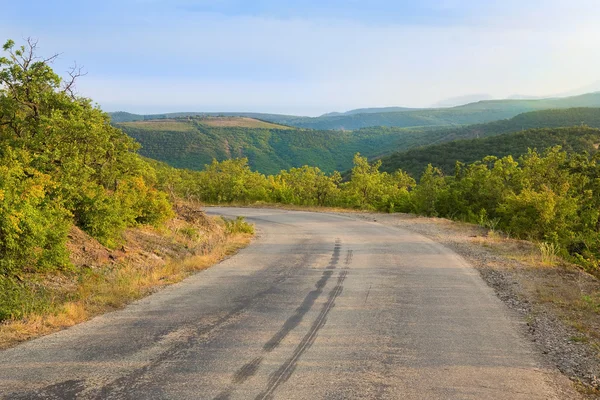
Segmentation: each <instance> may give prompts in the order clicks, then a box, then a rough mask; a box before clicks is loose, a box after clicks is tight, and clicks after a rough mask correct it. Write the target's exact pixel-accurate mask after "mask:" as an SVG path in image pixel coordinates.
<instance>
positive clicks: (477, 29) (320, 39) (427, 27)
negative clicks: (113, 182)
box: [0, 0, 600, 116]
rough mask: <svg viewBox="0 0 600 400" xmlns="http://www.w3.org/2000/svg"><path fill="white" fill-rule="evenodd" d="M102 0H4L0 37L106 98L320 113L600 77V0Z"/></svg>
mask: <svg viewBox="0 0 600 400" xmlns="http://www.w3.org/2000/svg"><path fill="white" fill-rule="evenodd" d="M481 3H482V2H477V1H474V0H444V1H434V0H427V1H420V2H415V1H383V0H374V1H371V2H369V4H368V5H366V4H363V3H361V2H358V1H349V2H348V1H346V2H344V1H341V0H330V1H316V0H310V1H299V2H294V3H293V4H284V3H281V2H277V1H274V0H263V1H255V2H244V1H241V0H219V1H208V0H175V1H166V0H129V1H120V2H117V1H116V0H108V1H104V2H95V3H90V4H81V3H80V2H75V1H73V0H67V1H63V2H61V3H60V4H58V5H57V4H49V3H48V2H44V1H41V0H35V1H32V2H29V3H27V4H24V3H19V2H13V3H10V4H7V5H5V6H3V13H2V15H1V16H0V22H1V23H0V40H6V39H9V38H11V39H14V40H15V41H17V43H19V42H21V41H22V40H23V38H25V37H33V38H36V39H38V40H39V48H40V53H41V54H42V55H49V54H53V53H61V56H60V58H59V60H58V61H57V62H56V64H55V65H54V67H55V69H56V70H57V72H59V73H61V74H63V73H64V71H66V70H67V69H68V67H69V66H70V65H71V64H72V63H73V61H77V63H78V64H79V65H83V66H84V67H85V70H86V71H87V73H88V75H87V76H85V77H83V78H82V79H81V80H80V82H79V85H78V90H79V93H80V94H81V95H83V96H86V97H90V98H92V99H93V100H94V101H96V102H98V103H99V104H100V105H101V106H102V107H103V109H104V110H106V111H128V112H134V113H144V114H150V113H163V112H175V111H203V112H211V111H214V112H227V111H232V112H241V111H246V112H264V113H281V114H294V115H310V116H315V115H321V114H323V113H327V112H333V111H338V112H343V111H347V110H351V109H356V108H365V107H390V106H399V107H430V106H432V105H433V104H436V103H438V102H441V101H444V100H447V99H452V98H456V97H463V96H469V95H473V94H484V95H486V96H491V97H493V98H496V99H500V98H507V97H510V96H514V95H518V96H533V97H553V96H561V95H568V94H578V93H583V92H585V91H586V88H589V90H587V91H594V90H600V83H599V82H600V75H599V74H598V71H600V54H598V53H597V51H596V38H597V37H599V36H600V26H598V24H597V21H598V20H599V19H600V3H598V2H596V1H592V0H573V1H571V2H569V3H568V4H566V3H565V2H564V1H559V0H546V1H542V0H532V1H529V2H527V4H522V3H524V2H520V1H517V0H507V1H504V2H502V4H501V5H500V4H481Z"/></svg>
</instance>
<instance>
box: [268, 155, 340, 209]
mask: <svg viewBox="0 0 600 400" xmlns="http://www.w3.org/2000/svg"><path fill="white" fill-rule="evenodd" d="M269 178H270V182H269V183H270V186H271V191H272V195H271V197H272V199H273V200H275V201H277V202H279V203H286V204H297V205H311V206H328V205H333V204H335V203H336V201H337V200H338V196H339V193H340V189H339V187H338V185H339V183H340V181H341V179H342V178H341V176H340V174H339V173H337V172H336V173H334V174H333V175H331V176H327V175H326V174H325V173H324V172H323V171H321V170H320V169H319V168H317V167H309V166H306V165H305V166H304V167H302V168H291V169H290V170H289V171H281V172H280V173H279V174H278V175H277V176H275V177H269Z"/></svg>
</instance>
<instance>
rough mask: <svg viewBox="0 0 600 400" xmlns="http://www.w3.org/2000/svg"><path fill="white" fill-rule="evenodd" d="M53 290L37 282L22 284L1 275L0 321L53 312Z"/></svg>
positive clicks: (15, 279)
mask: <svg viewBox="0 0 600 400" xmlns="http://www.w3.org/2000/svg"><path fill="white" fill-rule="evenodd" d="M54 295H55V293H53V292H52V291H51V290H49V289H48V288H45V287H44V286H43V285H40V284H37V283H36V282H21V281H19V280H18V279H17V278H13V277H7V276H3V275H1V274H0V321H4V320H6V319H10V318H14V319H17V318H23V317H26V316H27V315H29V314H31V313H36V312H37V313H41V312H48V311H52V297H53V296H54Z"/></svg>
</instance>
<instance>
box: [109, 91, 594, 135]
mask: <svg viewBox="0 0 600 400" xmlns="http://www.w3.org/2000/svg"><path fill="white" fill-rule="evenodd" d="M576 107H600V92H597V93H589V94H585V95H581V96H575V97H566V98H556V99H540V100H489V101H480V102H477V103H471V104H466V105H463V106H458V107H452V108H432V109H412V110H411V109H401V110H402V111H398V108H396V107H388V108H385V109H363V110H362V111H361V110H360V109H359V110H352V111H349V112H347V113H330V114H326V115H323V116H320V117H315V118H310V117H300V116H290V115H277V114H258V113H172V114H162V115H160V114H155V115H136V114H129V113H122V112H120V113H113V114H112V118H113V122H128V121H129V122H130V121H135V120H141V119H158V118H177V117H185V116H199V115H224V116H241V117H250V118H257V119H260V120H265V121H270V122H274V123H277V124H283V125H291V126H296V127H300V128H310V129H317V130H323V129H335V130H356V129H361V128H366V127H373V126H390V127H416V126H443V125H472V124H481V123H486V122H491V121H496V120H501V119H506V118H512V117H514V116H516V115H518V114H521V113H525V112H529V111H537V110H548V109H564V108H576Z"/></svg>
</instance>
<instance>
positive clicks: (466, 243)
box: [355, 213, 600, 398]
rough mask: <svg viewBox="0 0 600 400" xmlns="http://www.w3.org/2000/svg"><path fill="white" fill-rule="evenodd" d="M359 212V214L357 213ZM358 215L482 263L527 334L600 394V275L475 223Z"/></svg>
mask: <svg viewBox="0 0 600 400" xmlns="http://www.w3.org/2000/svg"><path fill="white" fill-rule="evenodd" d="M355 215H356V214H355ZM358 216H360V217H362V218H365V219H369V220H377V222H379V223H383V224H386V225H391V226H397V227H400V228H405V229H409V230H411V231H414V232H417V233H420V234H422V235H424V236H426V237H429V238H430V239H432V240H435V241H436V242H438V243H441V244H443V245H445V246H447V247H449V248H451V249H452V250H454V251H455V252H457V253H458V254H460V255H461V256H463V257H464V258H465V259H466V260H467V261H468V262H469V263H470V264H471V265H473V266H474V267H475V268H477V269H478V271H479V272H480V274H481V276H482V278H483V279H484V280H485V281H486V282H487V283H488V285H490V286H491V287H492V288H493V289H494V290H495V291H496V293H497V295H498V297H499V298H500V299H501V300H502V301H503V302H504V303H505V304H506V305H507V306H508V307H509V308H510V309H511V310H513V311H514V312H516V313H517V314H518V315H520V317H521V318H522V319H523V320H524V321H525V322H526V323H525V324H524V326H526V329H525V332H523V334H524V335H526V336H528V337H529V338H530V340H532V341H533V342H535V343H536V346H537V347H538V348H539V349H540V351H541V353H543V354H544V356H545V358H546V360H547V361H548V362H550V363H552V364H554V365H555V366H556V367H558V369H559V370H560V371H562V372H563V373H564V374H565V375H567V376H568V377H569V378H571V380H572V381H574V382H575V384H576V385H577V386H578V389H579V390H580V391H581V392H582V393H583V394H584V395H587V396H589V397H590V398H598V397H600V281H599V280H598V278H596V277H594V276H592V275H590V274H588V273H586V272H584V271H582V270H581V269H580V268H578V267H577V266H574V265H571V264H569V263H566V262H564V261H562V260H560V259H558V258H557V259H555V260H550V261H548V260H547V259H545V258H544V257H543V256H542V254H541V252H540V249H539V248H538V247H537V246H536V245H535V244H533V243H531V242H527V241H522V240H514V239H509V238H506V237H504V236H503V235H501V234H499V233H497V232H490V231H489V230H488V229H484V228H481V227H478V226H476V225H471V224H463V223H459V222H452V221H449V220H445V219H439V218H424V217H415V216H412V215H402V214H370V213H362V214H358Z"/></svg>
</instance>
